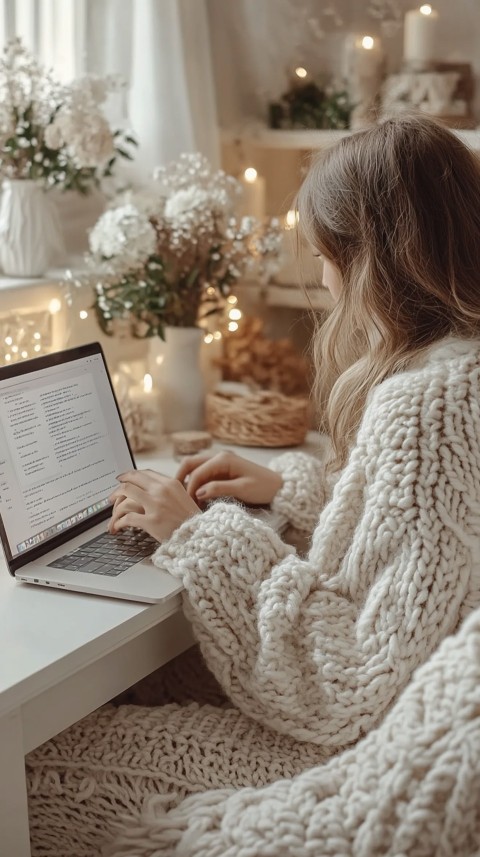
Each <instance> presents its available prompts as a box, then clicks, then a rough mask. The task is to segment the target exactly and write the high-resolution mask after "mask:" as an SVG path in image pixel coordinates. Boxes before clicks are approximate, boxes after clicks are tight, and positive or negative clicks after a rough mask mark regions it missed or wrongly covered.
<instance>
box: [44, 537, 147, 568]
mask: <svg viewBox="0 0 480 857" xmlns="http://www.w3.org/2000/svg"><path fill="white" fill-rule="evenodd" d="M157 547H158V542H157V541H155V539H153V538H152V537H151V536H149V535H148V533H145V532H144V531H143V530H137V529H133V528H130V529H125V530H122V531H121V532H120V533H116V534H115V535H113V534H111V533H101V534H100V535H99V536H96V537H95V538H94V539H91V540H90V541H89V542H85V544H83V545H82V546H81V547H79V548H76V549H75V550H74V551H71V552H70V553H67V554H65V556H61V557H59V559H54V560H53V562H49V563H48V565H49V568H64V569H66V570H67V571H82V572H87V573H90V574H106V575H108V576H109V577H116V576H117V575H118V574H121V573H122V571H126V569H127V568H130V567H131V566H132V565H135V563H136V562H140V560H141V559H144V558H145V557H146V556H151V554H152V553H153V552H154V551H155V549H156V548H157Z"/></svg>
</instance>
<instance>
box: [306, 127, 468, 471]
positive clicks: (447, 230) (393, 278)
mask: <svg viewBox="0 0 480 857" xmlns="http://www.w3.org/2000/svg"><path fill="white" fill-rule="evenodd" d="M297 206H298V212H299V223H300V228H301V230H302V232H303V234H304V235H305V237H306V239H307V240H308V242H309V243H310V244H311V245H312V247H313V248H316V249H317V250H318V252H319V253H321V254H322V255H323V256H324V257H325V258H327V259H329V260H330V261H331V262H333V263H334V264H335V265H336V266H337V267H338V269H339V271H340V274H341V277H342V291H341V295H340V297H339V300H338V302H337V304H336V305H335V308H334V309H333V311H332V312H331V313H330V315H329V317H328V319H327V320H326V322H325V323H324V324H322V325H321V327H319V328H318V329H317V331H316V332H315V335H314V339H313V353H314V361H315V366H316V381H315V384H314V396H315V400H316V402H317V404H318V406H319V408H320V412H321V413H322V414H323V419H324V422H325V425H326V427H327V430H328V432H329V434H330V436H331V440H332V444H333V450H334V458H333V460H332V462H331V467H332V468H333V469H338V468H339V467H341V466H342V465H343V464H344V463H345V461H346V458H347V455H348V450H349V448H350V446H351V444H352V442H353V440H354V437H355V434H356V431H357V429H358V425H359V423H360V420H361V417H362V414H363V411H364V408H365V402H366V398H367V395H368V393H369V391H370V390H371V389H372V388H373V387H374V386H376V385H377V384H379V383H380V382H381V381H383V380H384V379H385V378H387V377H388V376H390V375H393V374H394V373H396V372H399V371H401V370H402V369H404V368H406V367H407V366H408V364H409V363H410V362H411V361H412V359H413V358H415V357H416V356H417V355H418V354H419V352H421V351H422V350H423V349H425V348H426V347H427V346H429V345H430V344H432V343H434V342H435V341H437V340H439V339H441V338H443V337H445V336H447V335H459V336H463V337H467V338H470V337H476V336H478V335H480V160H479V159H478V158H477V156H476V155H475V154H474V153H473V152H472V151H471V150H470V149H468V148H467V147H466V146H465V145H464V144H463V143H462V142H461V141H460V140H459V139H458V137H456V136H455V135H454V134H452V133H451V132H450V131H448V130H447V129H446V128H444V127H443V126H441V125H440V124H438V123H437V122H435V121H433V120H431V119H429V118H427V117H420V116H402V117H400V118H395V119H388V120H386V121H384V122H382V123H381V124H379V125H376V126H374V127H371V128H368V129H367V130H365V131H360V132H357V133H355V134H353V135H351V136H349V137H345V138H344V139H342V140H341V141H340V142H339V143H337V144H336V145H335V146H333V147H332V148H330V149H328V150H326V151H324V152H322V153H321V154H320V155H319V156H318V157H317V159H316V160H315V162H314V163H313V165H312V166H311V168H310V170H309V172H308V174H307V177H306V178H305V180H304V182H303V184H302V186H301V188H300V190H299V193H298V197H297Z"/></svg>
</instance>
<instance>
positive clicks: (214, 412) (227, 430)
mask: <svg viewBox="0 0 480 857" xmlns="http://www.w3.org/2000/svg"><path fill="white" fill-rule="evenodd" d="M206 423H207V429H208V431H209V432H210V433H211V434H212V435H213V436H214V437H216V438H218V439H219V440H224V441H227V442H228V443H235V444H239V445H240V446H266V447H280V446H299V444H301V443H303V441H304V440H305V436H306V434H307V431H308V426H309V401H308V399H307V398H305V397H303V396H284V395H282V393H274V392H270V391H266V390H260V391H258V392H253V393H250V394H248V395H236V394H232V393H220V392H215V393H209V394H208V396H207V401H206Z"/></svg>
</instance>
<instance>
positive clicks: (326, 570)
mask: <svg viewBox="0 0 480 857" xmlns="http://www.w3.org/2000/svg"><path fill="white" fill-rule="evenodd" d="M298 208H299V215H300V225H301V227H302V228H303V230H304V231H305V234H306V236H307V238H308V240H309V242H310V244H311V245H312V248H313V251H314V253H315V254H317V255H320V254H321V255H322V256H323V257H324V281H325V285H326V286H327V287H328V288H329V289H330V291H331V292H332V295H333V296H334V298H335V300H336V306H335V309H334V310H333V312H332V313H331V315H330V317H329V319H328V321H327V322H326V324H325V325H324V326H323V327H322V328H321V330H320V332H319V333H318V335H317V337H316V343H315V357H316V365H317V367H318V374H317V381H316V396H317V400H318V402H319V404H320V406H321V408H322V410H323V413H324V418H325V420H326V424H327V426H328V430H329V435H330V440H331V444H332V450H333V454H332V457H331V459H330V461H329V462H324V461H319V460H315V459H312V458H310V457H308V456H306V455H304V454H301V453H288V454H286V455H283V456H280V457H279V458H278V459H277V460H276V461H274V462H273V464H272V466H271V468H269V469H267V468H261V467H258V466H256V465H253V464H251V463H249V462H246V461H243V459H242V458H240V457H237V456H232V455H228V454H221V455H220V456H216V457H213V458H212V459H204V458H202V457H197V458H192V459H189V460H187V461H185V462H184V464H183V465H182V466H181V468H180V472H179V474H178V476H179V480H171V479H168V478H166V477H163V476H161V475H158V474H154V473H152V472H143V473H134V472H131V473H127V474H123V475H122V476H121V477H120V486H119V488H118V490H117V491H116V492H115V494H114V495H113V498H112V499H113V500H114V503H115V507H114V511H113V515H112V521H111V529H112V530H113V531H118V530H119V529H122V528H123V527H125V526H131V525H133V526H140V527H143V528H144V529H145V530H147V531H148V532H149V533H151V534H152V535H153V536H155V537H156V538H158V539H159V540H161V541H162V545H161V546H160V547H159V549H158V551H157V553H156V554H155V557H154V562H155V563H156V564H157V565H158V566H160V567H162V568H166V569H168V571H170V572H171V573H172V574H173V575H175V576H179V577H181V579H182V580H183V583H184V586H185V598H184V604H185V612H186V614H187V616H188V618H189V619H190V620H191V622H192V625H193V628H194V631H195V634H196V636H197V639H198V641H199V644H200V647H201V650H202V653H203V656H204V658H205V660H206V663H207V665H208V667H209V668H210V670H211V671H212V672H213V673H214V675H215V677H216V679H217V680H218V682H219V683H220V685H221V687H222V689H223V690H224V692H225V693H226V694H227V697H228V700H229V702H227V703H225V704H223V705H222V706H217V707H215V706H211V705H203V706H199V705H198V704H197V703H195V702H193V703H190V704H188V705H178V704H170V705H165V706H162V707H159V708H150V709H145V708H139V707H135V706H130V707H120V708H118V709H114V708H113V707H111V706H107V707H105V708H103V709H100V710H99V711H98V712H95V713H94V714H92V715H90V716H89V717H88V718H86V719H85V720H84V721H82V722H81V723H79V724H76V725H75V726H74V727H72V728H71V729H70V730H67V731H66V732H65V733H63V734H62V735H61V736H59V737H58V738H57V739H55V740H54V741H51V742H49V743H48V744H47V745H44V747H42V748H39V749H38V750H37V751H35V752H34V753H33V754H31V755H30V757H29V758H28V760H27V761H28V769H29V773H30V810H31V822H32V839H33V849H34V850H33V853H34V854H35V855H43V854H47V853H48V854H50V853H55V852H50V851H48V845H49V843H53V842H55V845H56V847H57V848H58V853H59V854H66V853H72V854H75V855H76V857H84V855H88V857H90V855H93V854H96V853H98V849H99V846H100V843H101V841H102V837H103V835H104V834H105V838H107V839H108V837H109V836H110V835H111V833H112V830H113V828H114V826H115V813H116V812H118V804H119V803H120V805H121V806H122V807H124V808H126V809H128V810H131V809H132V808H135V807H138V806H139V805H140V803H141V800H142V798H143V797H144V796H145V795H148V794H156V793H159V794H163V793H165V795H169V796H170V797H169V798H168V799H169V800H170V803H174V802H175V801H177V802H178V800H179V799H181V798H183V797H184V796H185V795H187V794H189V793H192V792H199V791H205V790H207V789H209V788H217V787H222V786H228V785H230V786H234V787H239V786H242V785H255V786H256V785H263V784H266V783H269V782H272V781H274V780H276V779H278V778H280V777H287V778H289V777H292V776H293V775H295V774H297V773H299V772H300V771H302V770H305V769H307V768H309V767H312V766H313V765H315V764H319V763H320V762H323V761H324V760H326V759H328V758H329V757H331V756H333V755H334V754H338V753H339V752H340V751H342V750H344V749H345V748H347V747H353V746H354V745H355V743H356V742H357V741H358V740H359V739H360V738H361V737H362V736H364V735H366V734H367V733H369V732H371V730H372V729H374V727H376V726H377V725H378V724H379V723H380V721H381V720H382V719H383V717H384V716H385V714H386V712H387V711H388V710H389V709H390V708H391V706H392V703H394V701H395V700H396V699H397V698H398V696H399V694H400V692H401V691H402V690H403V688H404V687H405V686H406V684H407V683H408V682H409V680H410V678H411V676H412V673H413V671H414V670H415V669H416V668H417V667H418V666H419V665H420V664H422V663H423V662H425V661H426V660H427V659H428V658H429V656H430V655H431V654H432V653H433V652H434V650H435V649H436V648H437V647H438V645H439V643H440V642H441V641H442V639H443V638H445V637H446V636H447V635H449V634H451V633H452V632H453V631H455V629H456V628H457V627H458V625H459V623H460V622H461V621H462V619H463V617H464V616H466V614H468V613H469V612H470V611H471V610H472V609H473V608H474V607H476V606H478V605H479V604H480V578H479V574H478V562H477V560H476V557H475V551H476V548H477V545H478V537H479V535H480V448H479V441H478V438H479V436H480V430H479V425H478V414H479V410H480V392H479V389H478V377H479V371H480V287H479V276H480V241H479V236H480V165H479V163H478V161H477V158H476V156H475V155H474V154H473V153H471V152H470V151H469V150H468V149H466V148H465V147H464V146H463V145H462V143H461V142H460V141H459V140H458V139H457V138H456V137H454V136H453V135H452V134H451V133H450V132H448V131H447V130H445V129H444V128H442V127H439V126H437V125H436V124H435V123H434V122H432V121H431V120H429V119H427V118H401V119H395V120H388V121H386V122H384V123H382V124H381V125H379V126H376V127H373V128H370V129H368V130H365V131H362V132H359V133H357V134H355V135H352V136H350V137H347V138H345V139H343V140H342V141H341V142H340V143H339V144H337V145H336V146H334V147H333V148H332V149H330V150H329V151H327V152H325V153H323V154H322V155H321V156H320V158H319V159H318V160H317V161H316V163H315V164H314V165H313V166H312V168H311V170H310V172H309V174H308V176H307V178H306V180H305V182H304V184H303V186H302V188H301V190H300V193H299V197H298ZM185 480H187V481H186V488H185V487H184V485H183V484H182V483H184V482H185ZM333 483H334V484H333ZM331 484H333V489H331V487H330V486H331ZM330 491H331V496H330ZM226 495H229V496H230V497H233V498H236V499H237V500H239V501H241V502H243V503H248V504H251V503H271V505H272V507H273V508H274V509H276V510H278V511H280V512H281V513H283V514H284V515H285V516H286V517H287V518H288V520H289V522H290V523H291V524H292V525H293V526H294V527H296V528H297V529H299V530H303V531H307V530H308V531H309V532H310V533H313V535H312V538H311V547H310V551H309V554H308V556H307V557H306V558H300V557H299V556H297V555H296V553H295V551H294V550H293V548H291V547H290V546H288V545H287V544H285V543H284V542H282V540H281V539H280V537H279V536H278V535H277V534H276V533H275V532H273V530H271V529H270V528H269V527H268V526H267V525H266V524H265V522H262V521H260V520H257V519H254V518H252V517H251V516H250V515H249V513H248V511H247V510H246V509H245V508H244V507H243V506H242V505H241V504H240V503H238V504H232V503H231V502H230V503H225V502H218V503H214V504H211V505H209V507H208V508H207V510H206V511H204V512H202V513H201V512H200V508H199V505H198V504H197V501H198V503H202V504H203V503H204V502H205V501H208V500H211V499H213V498H215V497H222V496H223V497H224V496H226ZM327 501H328V502H327ZM322 508H323V511H322ZM72 754H73V757H72ZM173 793H175V796H173ZM79 843H80V844H79ZM62 848H63V850H62ZM35 849H36V850H35ZM69 849H70V850H69ZM82 849H83V850H82Z"/></svg>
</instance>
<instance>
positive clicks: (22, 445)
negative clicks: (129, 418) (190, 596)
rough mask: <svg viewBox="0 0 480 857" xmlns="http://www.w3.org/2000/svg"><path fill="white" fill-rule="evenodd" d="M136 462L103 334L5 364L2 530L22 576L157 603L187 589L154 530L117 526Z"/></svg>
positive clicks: (0, 432)
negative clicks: (162, 554)
mask: <svg viewBox="0 0 480 857" xmlns="http://www.w3.org/2000/svg"><path fill="white" fill-rule="evenodd" d="M133 467H135V462H134V459H133V455H132V451H131V449H130V446H129V443H128V438H127V435H126V432H125V428H124V425H123V422H122V418H121V415H120V410H119V408H118V404H117V401H116V399H115V394H114V391H113V387H112V383H111V380H110V376H109V373H108V369H107V365H106V362H105V358H104V355H103V352H102V348H101V346H100V345H99V343H92V344H89V345H84V346H81V347H79V348H72V349H69V350H67V351H61V352H58V353H56V354H49V355H46V356H42V357H37V358H36V359H34V360H25V361H23V362H19V363H15V364H14V365H11V366H4V367H0V537H1V541H2V546H3V551H4V554H5V558H6V562H7V565H8V569H9V571H10V574H12V575H13V576H14V577H15V579H16V580H17V581H20V582H21V583H33V584H35V585H38V586H49V587H53V588H59V589H68V590H73V591H76V592H87V593H92V594H94V595H106V596H111V597H112V598H124V599H128V600H132V601H145V602H151V603H155V602H159V601H164V600H165V599H167V598H171V597H172V596H173V595H175V594H176V593H177V592H180V591H181V590H182V588H183V586H182V583H181V581H179V580H176V579H174V578H173V577H172V576H171V575H169V574H168V573H167V572H164V571H162V570H161V569H159V568H157V567H156V566H154V565H153V563H152V561H151V555H152V553H153V552H154V551H155V548H156V547H157V543H156V542H155V541H154V540H153V539H152V538H151V537H150V536H148V535H147V534H146V533H143V532H142V531H141V530H125V531H123V532H122V533H120V534H116V535H112V534H109V533H108V532H107V524H106V522H107V520H108V518H109V517H110V516H111V511H112V506H111V503H110V501H109V499H108V498H109V496H110V494H111V493H112V491H113V490H114V488H116V487H117V486H118V482H117V479H116V477H117V475H118V474H119V473H123V472H124V471H126V470H131V469H132V468H133Z"/></svg>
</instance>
